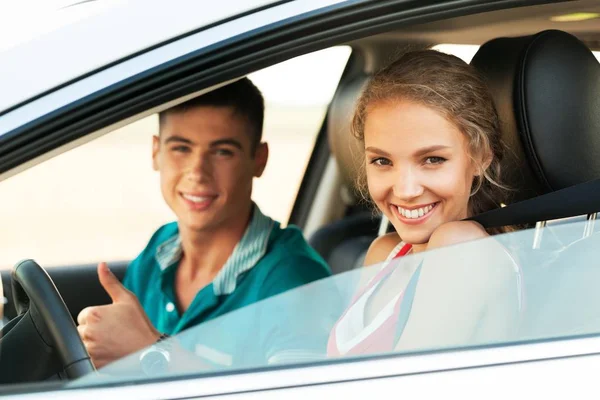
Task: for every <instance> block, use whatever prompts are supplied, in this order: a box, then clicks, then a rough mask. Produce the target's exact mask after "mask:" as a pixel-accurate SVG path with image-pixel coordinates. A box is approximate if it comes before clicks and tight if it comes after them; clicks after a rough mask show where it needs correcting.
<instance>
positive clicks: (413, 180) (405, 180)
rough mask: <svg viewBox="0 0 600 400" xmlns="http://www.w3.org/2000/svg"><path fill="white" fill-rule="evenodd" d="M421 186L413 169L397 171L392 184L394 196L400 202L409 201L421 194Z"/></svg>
mask: <svg viewBox="0 0 600 400" xmlns="http://www.w3.org/2000/svg"><path fill="white" fill-rule="evenodd" d="M423 191H424V189H423V185H422V182H421V179H420V177H419V174H418V172H417V171H415V170H414V169H413V168H402V169H399V170H398V173H397V175H396V177H395V182H394V196H396V197H398V198H399V199H402V200H411V199H414V198H416V197H419V196H420V195H422V194H423Z"/></svg>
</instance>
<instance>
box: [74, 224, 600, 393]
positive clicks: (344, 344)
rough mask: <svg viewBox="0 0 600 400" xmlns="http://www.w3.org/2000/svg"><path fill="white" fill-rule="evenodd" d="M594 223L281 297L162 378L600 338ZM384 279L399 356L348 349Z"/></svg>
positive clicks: (187, 351)
mask: <svg viewBox="0 0 600 400" xmlns="http://www.w3.org/2000/svg"><path fill="white" fill-rule="evenodd" d="M586 224H587V222H574V223H566V224H560V225H556V226H552V227H546V228H543V230H542V231H541V232H542V233H543V240H542V246H540V247H539V248H536V249H534V248H533V241H534V237H536V236H537V235H539V233H540V231H536V230H535V229H529V230H523V231H517V232H512V233H507V234H503V235H496V236H492V237H489V238H485V239H481V240H477V241H472V242H466V243H462V244H458V245H454V246H449V247H445V248H440V249H436V250H433V251H427V252H423V253H417V254H414V255H407V256H405V257H402V258H399V259H397V260H396V261H394V262H392V263H390V264H379V265H375V266H369V267H364V268H361V269H358V270H354V271H350V272H347V273H343V274H339V275H336V276H333V277H331V278H327V279H323V280H320V281H317V282H314V283H312V284H309V285H306V286H303V287H301V288H297V289H294V290H291V291H289V292H286V293H283V294H280V295H278V296H274V297H271V298H269V299H267V300H264V301H261V302H259V303H256V304H254V305H251V306H248V307H246V308H243V309H240V310H237V311H235V312H232V313H230V314H227V315H225V316H222V317H220V318H217V319H214V320H211V321H208V322H205V323H203V324H200V325H198V326H195V327H193V328H190V329H189V330H187V331H184V332H182V333H180V334H179V335H177V336H175V337H173V338H171V339H170V342H169V343H170V345H171V346H172V347H171V349H172V351H173V352H174V353H172V354H177V355H176V356H174V357H173V359H172V360H171V364H170V366H169V370H168V371H164V373H163V374H162V375H164V374H169V375H189V374H192V375H195V376H198V375H199V376H201V375H203V374H208V373H209V372H215V371H221V372H230V371H234V370H247V369H256V368H268V367H275V366H280V365H293V364H301V363H306V362H311V363H319V362H331V361H334V360H340V359H354V358H360V359H362V358H365V357H366V358H369V357H372V356H375V355H397V356H402V355H408V354H413V353H415V352H419V353H423V352H426V353H427V352H433V353H435V352H438V351H443V350H448V349H468V348H474V347H480V346H487V347H489V346H503V345H508V344H511V345H512V344H516V343H524V342H530V341H547V340H550V341H551V340H558V339H561V338H566V337H578V336H582V335H598V334H600V318H599V317H598V310H597V307H595V306H594V305H595V304H599V300H600V291H599V290H598V282H600V270H599V269H598V268H597V267H596V264H597V260H596V259H597V258H598V249H599V248H600V247H599V245H600V233H595V234H592V235H591V236H589V237H586V238H582V234H583V232H584V230H585V227H586ZM382 271H388V272H390V273H392V272H393V273H394V274H396V275H395V276H396V277H399V278H400V279H398V280H396V282H397V285H395V286H393V287H391V288H389V289H387V290H389V291H390V293H387V294H389V296H390V298H391V299H394V301H396V300H397V299H401V300H400V303H401V304H402V306H401V307H407V308H406V310H407V311H406V312H405V315H406V318H403V317H402V315H403V311H400V317H399V318H398V319H397V320H394V323H393V324H391V325H389V326H388V327H387V328H385V329H388V333H389V334H390V335H391V338H392V339H391V341H390V343H391V344H389V345H387V347H386V346H379V345H373V346H371V347H364V348H363V349H362V350H361V351H349V350H348V351H346V350H347V348H350V347H349V346H348V343H349V338H347V337H344V335H345V333H344V332H346V331H347V330H348V327H347V326H342V325H341V324H342V322H340V318H341V317H343V316H346V315H348V314H350V312H351V311H348V309H349V307H350V306H351V305H354V304H355V303H354V299H355V296H356V295H357V294H358V293H362V292H364V291H365V290H367V289H368V287H369V286H368V282H369V281H370V280H371V279H372V278H373V277H375V276H377V275H380V274H382V273H383V272H382ZM389 279H392V278H391V277H390V278H389ZM394 279H395V278H394ZM365 282H367V286H364V285H365ZM381 311H382V312H384V311H385V309H383V308H382V309H381ZM240 327H243V329H240ZM140 354H141V353H136V354H134V355H132V356H129V357H127V358H125V359H123V360H120V361H117V362H115V363H114V364H111V365H109V366H107V367H105V368H103V369H102V370H101V372H102V374H100V375H98V376H94V377H89V378H83V379H82V380H80V381H76V382H75V383H74V385H88V384H91V383H98V382H107V381H111V382H113V381H122V380H126V381H132V380H136V379H142V380H144V379H150V378H149V377H148V376H147V375H145V374H144V373H142V372H141V371H140V370H139V357H140ZM160 376H161V374H158V376H157V377H156V378H160Z"/></svg>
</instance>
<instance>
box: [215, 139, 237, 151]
mask: <svg viewBox="0 0 600 400" xmlns="http://www.w3.org/2000/svg"><path fill="white" fill-rule="evenodd" d="M224 144H228V145H230V146H233V147H237V148H238V149H240V150H244V148H243V147H242V144H241V143H240V141H239V140H237V139H232V138H229V139H219V140H215V141H214V142H211V143H210V147H217V146H222V145H224Z"/></svg>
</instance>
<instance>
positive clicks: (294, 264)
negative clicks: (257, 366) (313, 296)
mask: <svg viewBox="0 0 600 400" xmlns="http://www.w3.org/2000/svg"><path fill="white" fill-rule="evenodd" d="M181 256H182V248H181V239H180V237H179V229H178V226H177V223H176V222H172V223H169V224H166V225H164V226H162V227H161V228H159V229H158V230H157V231H156V232H155V233H154V235H153V236H152V238H151V239H150V241H149V243H148V245H147V246H146V248H145V249H144V250H143V251H142V253H141V254H140V255H139V256H138V257H137V258H136V259H135V260H133V261H132V262H131V264H130V265H129V266H128V268H127V271H126V273H125V278H124V280H123V284H124V285H125V287H126V288H127V289H129V290H130V291H132V292H133V293H134V294H135V295H136V296H137V297H138V299H139V301H140V303H141V305H142V306H143V308H144V310H145V311H146V313H147V315H148V317H149V318H150V321H151V322H152V324H153V325H154V326H155V327H156V329H158V331H160V332H163V333H167V334H169V335H173V334H176V333H178V332H181V331H183V330H185V329H187V328H189V327H192V326H195V325H198V324H200V323H202V322H205V321H208V320H211V319H214V318H216V317H219V316H221V315H223V314H226V313H229V312H231V311H234V310H237V309H240V308H242V307H244V306H247V305H249V304H252V303H255V302H258V301H260V300H263V299H266V298H268V297H271V296H274V295H277V294H279V293H282V292H285V291H287V290H290V289H293V288H296V287H298V286H301V285H305V284H307V283H309V282H313V281H316V280H319V279H321V278H325V277H328V276H330V275H331V272H330V269H329V267H328V266H327V264H326V263H325V261H324V260H323V259H322V258H321V257H320V256H319V255H318V253H316V251H315V250H313V249H312V248H311V247H310V246H309V245H308V244H307V243H306V241H305V240H304V237H303V235H302V232H301V231H300V230H299V229H298V228H297V227H295V226H288V227H286V228H281V226H280V224H279V223H278V222H276V221H274V220H272V219H271V218H269V217H267V216H265V215H264V214H263V213H262V212H261V211H260V209H259V208H258V207H257V206H256V205H255V206H254V209H253V213H252V218H251V220H250V223H249V224H248V227H247V228H246V231H245V233H244V235H243V236H242V239H241V240H240V242H238V244H237V245H236V247H235V249H234V250H233V253H232V254H231V255H230V257H229V259H228V260H227V262H226V263H225V265H224V266H223V268H222V269H221V271H220V272H219V273H218V274H217V276H216V277H215V278H214V280H213V281H212V282H211V283H210V284H208V285H207V286H205V287H204V288H203V289H201V290H200V291H199V292H198V293H197V294H196V297H195V298H194V299H193V301H192V303H191V304H190V306H189V308H188V309H187V310H186V311H185V312H184V313H180V312H179V311H178V310H177V307H176V306H175V304H176V297H175V291H174V281H175V271H176V269H177V267H178V265H179V261H180V260H181Z"/></svg>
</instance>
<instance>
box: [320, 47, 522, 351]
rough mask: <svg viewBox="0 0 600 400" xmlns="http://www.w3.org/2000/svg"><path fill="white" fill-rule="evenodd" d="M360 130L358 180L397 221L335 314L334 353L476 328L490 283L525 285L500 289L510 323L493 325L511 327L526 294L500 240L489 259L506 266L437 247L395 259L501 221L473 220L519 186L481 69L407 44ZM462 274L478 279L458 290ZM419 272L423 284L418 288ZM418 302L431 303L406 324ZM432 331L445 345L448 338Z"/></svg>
mask: <svg viewBox="0 0 600 400" xmlns="http://www.w3.org/2000/svg"><path fill="white" fill-rule="evenodd" d="M352 130H353V134H354V136H355V137H356V138H357V139H358V140H359V141H361V142H362V143H363V145H364V161H363V162H362V163H361V164H362V167H361V173H360V174H359V179H358V187H359V190H360V191H361V192H362V193H363V195H364V196H365V198H367V199H368V200H369V201H371V202H373V203H374V205H375V206H376V207H377V208H378V209H379V210H380V211H381V212H382V213H383V214H384V215H385V216H386V217H387V218H388V219H389V221H390V222H391V223H392V225H393V226H394V228H395V232H393V233H390V234H388V235H384V236H382V237H380V238H378V239H377V240H375V241H374V242H373V243H372V245H371V247H370V248H369V252H368V254H367V257H366V259H365V264H366V265H372V264H375V263H381V262H383V264H381V265H380V270H379V272H378V273H377V274H376V275H375V276H374V277H373V278H372V279H371V280H370V281H369V282H368V283H367V284H366V285H365V286H364V287H363V288H362V289H361V290H360V291H359V293H358V294H357V296H355V298H354V300H353V302H352V304H351V305H350V307H348V309H347V310H346V311H345V312H344V314H343V315H342V317H341V318H340V320H339V321H338V322H337V324H336V325H335V327H334V329H333V330H332V332H331V335H330V339H329V345H328V353H329V354H330V355H334V356H338V355H345V354H349V355H352V354H364V353H372V352H380V351H389V350H391V349H393V348H395V347H396V348H406V347H411V346H412V347H414V346H418V345H419V344H423V343H425V342H426V341H427V340H430V339H431V338H432V336H431V332H436V331H437V332H440V330H446V331H447V333H448V334H447V338H448V340H462V339H464V338H467V337H472V335H471V332H472V330H471V327H476V326H478V323H480V322H481V319H480V316H481V315H482V309H484V308H485V307H489V303H486V302H487V298H488V297H489V296H488V295H487V294H485V293H491V294H492V296H496V297H495V299H497V298H499V296H497V294H498V293H509V292H511V290H512V288H517V290H516V291H515V293H519V294H517V296H504V298H503V299H506V301H505V302H504V301H499V302H498V301H495V300H494V301H495V302H496V304H500V306H498V307H495V308H497V309H498V310H502V311H498V312H499V313H500V312H502V313H505V314H503V315H502V316H500V317H499V318H496V319H495V321H501V323H500V324H496V325H495V326H494V328H493V329H492V331H494V332H501V331H503V329H504V328H506V327H508V326H509V325H510V321H511V318H512V317H513V316H514V315H515V313H513V312H512V311H513V310H515V309H520V304H521V302H520V283H519V282H520V279H519V269H518V266H517V265H516V263H514V260H512V258H511V257H510V255H509V254H508V253H507V252H506V250H505V249H504V248H502V247H501V246H497V245H494V244H491V245H490V246H487V245H485V244H484V245H483V246H482V248H483V247H485V248H486V250H485V251H484V252H481V253H482V254H484V257H485V258H486V259H487V258H489V257H492V258H493V259H496V260H503V261H507V264H504V265H509V268H503V266H502V267H498V265H499V264H494V262H495V261H491V262H486V263H480V264H484V265H482V267H478V265H479V264H477V263H476V264H477V265H475V266H474V265H472V263H470V262H462V263H461V264H460V265H456V264H455V263H452V262H449V263H445V260H444V259H443V257H441V258H440V257H439V256H438V254H433V255H431V256H429V255H427V257H426V258H421V257H417V258H415V260H417V261H418V262H415V263H412V264H411V263H406V264H404V265H402V267H401V268H394V267H393V266H392V264H393V263H392V262H391V261H392V260H393V259H396V258H399V257H402V256H405V255H407V254H410V253H420V252H423V251H425V250H431V249H433V248H438V247H444V246H447V245H451V244H455V243H460V242H465V241H469V240H473V239H482V238H485V237H487V236H489V234H490V233H496V232H487V231H486V230H485V229H484V228H483V227H482V226H481V225H479V224H477V223H476V222H472V221H464V219H465V218H467V217H470V216H472V215H475V214H477V213H481V212H484V211H487V210H490V209H492V208H496V207H500V204H501V203H502V202H504V201H505V195H506V193H507V192H508V191H507V190H506V187H505V186H504V185H503V184H502V183H501V178H500V160H501V158H502V151H503V145H502V143H501V142H500V123H499V118H498V114H497V112H496V109H495V107H494V103H493V100H492V97H491V95H490V93H489V92H488V89H487V87H486V85H485V83H484V81H483V80H482V79H481V78H480V77H479V75H478V73H477V71H476V70H475V69H474V68H473V67H471V66H470V65H468V64H466V63H465V62H464V61H462V60H461V59H459V58H457V57H455V56H451V55H448V54H444V53H440V52H437V51H433V50H422V51H414V52H409V53H406V54H404V55H402V56H401V57H400V58H398V59H397V60H396V61H394V62H393V63H392V64H390V65H389V66H388V67H386V68H384V69H383V70H381V71H380V72H378V73H377V74H375V76H374V77H373V79H372V80H371V81H370V82H369V83H368V84H367V86H366V88H365V89H364V91H363V93H362V94H361V96H360V98H359V100H358V102H357V106H356V111H355V114H354V118H353V122H352ZM487 243H489V242H487ZM475 252H480V251H479V250H477V251H475ZM486 252H487V253H486ZM471 259H477V257H476V256H475V255H473V257H471ZM422 260H424V261H422ZM396 265H397V264H396ZM423 265H425V266H423ZM455 265H456V266H455ZM515 272H516V274H515ZM457 277H458V279H457ZM490 277H493V278H491V279H490ZM423 281H425V282H424V284H421V283H422V282H423ZM453 281H460V282H467V284H466V286H462V287H461V290H457V289H456V288H452V287H451V286H452V284H451V282H453ZM417 282H419V286H420V292H419V295H418V296H415V290H416V289H415V288H416V285H417ZM468 282H474V284H472V285H471V284H469V283H468ZM513 282H517V284H514V285H513ZM511 293H512V292H511ZM419 296H420V298H419ZM413 298H414V299H415V302H414V303H415V304H414V305H412V306H411V304H412V303H413ZM480 299H481V300H482V301H481V302H479V303H478V301H477V300H480ZM514 299H517V301H513V300H514ZM440 301H441V302H442V303H440ZM450 304H452V305H450ZM515 304H517V306H515V307H513V305H515ZM415 308H416V309H417V310H418V311H420V312H417V313H416V314H417V315H416V317H414V318H412V317H411V322H412V325H411V324H408V325H409V326H408V328H407V329H406V330H405V328H404V327H405V325H406V324H407V321H408V315H410V314H411V313H412V312H411V310H412V311H415ZM488 309H489V308H488ZM451 310H453V311H451ZM507 310H508V311H507ZM453 312H458V313H460V316H458V318H459V319H460V320H461V322H463V323H464V324H463V325H462V326H461V325H460V324H456V320H452V319H449V318H450V315H454V316H457V315H455V314H453ZM436 315H437V316H439V318H438V317H436ZM490 315H491V313H490ZM423 316H425V318H424V317H423ZM494 316H496V315H494ZM452 327H456V329H454V330H452V329H453V328H452ZM463 328H464V329H463ZM473 329H475V328H473ZM482 331H483V330H482ZM494 334H495V333H494ZM401 335H403V337H402V339H403V341H400V339H401V337H400V336H401ZM433 339H434V341H437V342H435V344H436V345H439V338H433ZM407 343H408V344H407ZM455 343H456V342H455Z"/></svg>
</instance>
